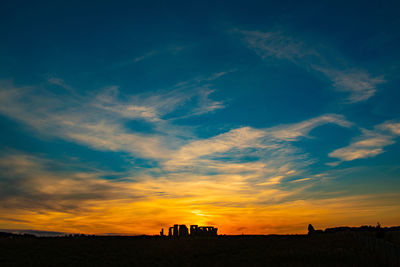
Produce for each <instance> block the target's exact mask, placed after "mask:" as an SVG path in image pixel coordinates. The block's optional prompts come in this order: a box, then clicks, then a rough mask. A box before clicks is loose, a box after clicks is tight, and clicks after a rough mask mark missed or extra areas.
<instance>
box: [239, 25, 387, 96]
mask: <svg viewBox="0 0 400 267" xmlns="http://www.w3.org/2000/svg"><path fill="white" fill-rule="evenodd" d="M234 32H236V33H239V34H241V35H242V36H243V40H244V41H245V43H246V44H247V46H248V47H249V48H250V49H252V50H254V51H255V52H256V53H257V54H258V55H259V56H260V57H262V58H263V59H267V58H270V57H274V58H278V59H285V60H288V61H290V62H292V63H294V64H296V65H297V66H299V67H302V68H304V69H306V70H309V71H314V72H317V73H319V74H323V75H324V76H325V77H326V78H328V79H329V80H330V81H331V85H332V86H333V87H334V88H335V89H336V90H338V91H343V92H347V93H349V94H350V95H349V97H348V98H347V100H348V102H349V103H356V102H360V101H365V100H367V99H369V98H371V97H372V96H373V95H374V94H375V92H376V90H377V86H378V85H379V84H381V83H384V82H385V79H384V78H383V77H380V76H373V75H371V74H370V73H368V71H366V70H365V69H363V68H360V67H357V66H355V65H353V64H351V63H350V62H349V61H348V60H346V59H345V58H344V57H343V56H341V55H340V53H339V52H338V51H336V50H334V49H333V48H328V47H327V46H324V45H322V44H319V43H318V42H315V40H314V41H312V42H311V41H307V40H305V39H301V38H298V37H295V36H293V35H292V34H290V33H289V32H287V31H268V32H262V31H246V30H239V29H236V30H235V31H234Z"/></svg>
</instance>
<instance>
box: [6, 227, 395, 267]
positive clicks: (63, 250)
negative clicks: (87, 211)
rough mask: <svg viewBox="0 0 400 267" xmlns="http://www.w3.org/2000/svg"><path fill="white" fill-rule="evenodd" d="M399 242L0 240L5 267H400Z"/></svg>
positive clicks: (349, 238)
mask: <svg viewBox="0 0 400 267" xmlns="http://www.w3.org/2000/svg"><path fill="white" fill-rule="evenodd" d="M399 236H400V235H399V233H398V232H396V233H390V235H389V234H388V235H385V237H384V239H377V238H376V237H375V236H374V235H370V234H359V233H333V234H321V235H314V236H306V235H286V236H219V237H215V238H187V239H168V238H160V237H77V238H49V237H47V238H33V237H18V238H0V266H400V261H399V257H400V249H399V247H400V246H399V245H400V239H399Z"/></svg>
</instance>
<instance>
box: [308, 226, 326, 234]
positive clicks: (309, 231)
mask: <svg viewBox="0 0 400 267" xmlns="http://www.w3.org/2000/svg"><path fill="white" fill-rule="evenodd" d="M323 232H324V231H322V230H315V229H314V226H312V224H309V225H308V234H309V235H315V234H322V233H323Z"/></svg>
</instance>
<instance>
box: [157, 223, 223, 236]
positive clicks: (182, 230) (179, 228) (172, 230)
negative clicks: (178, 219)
mask: <svg viewBox="0 0 400 267" xmlns="http://www.w3.org/2000/svg"><path fill="white" fill-rule="evenodd" d="M161 233H163V229H162V230H161V232H160V235H161V236H164V235H163V234H161ZM217 235H218V228H215V227H214V226H198V225H190V232H189V229H188V228H187V226H186V225H184V224H181V225H178V224H174V226H171V227H169V229H168V237H175V238H176V237H189V236H191V237H195V236H217Z"/></svg>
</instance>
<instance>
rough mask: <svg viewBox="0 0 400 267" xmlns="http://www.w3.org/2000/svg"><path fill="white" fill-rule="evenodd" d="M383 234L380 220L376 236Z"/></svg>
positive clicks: (379, 236) (381, 236) (380, 236)
mask: <svg viewBox="0 0 400 267" xmlns="http://www.w3.org/2000/svg"><path fill="white" fill-rule="evenodd" d="M383 236H384V232H383V229H382V227H381V224H380V223H379V222H378V224H377V225H376V237H377V238H383Z"/></svg>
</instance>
